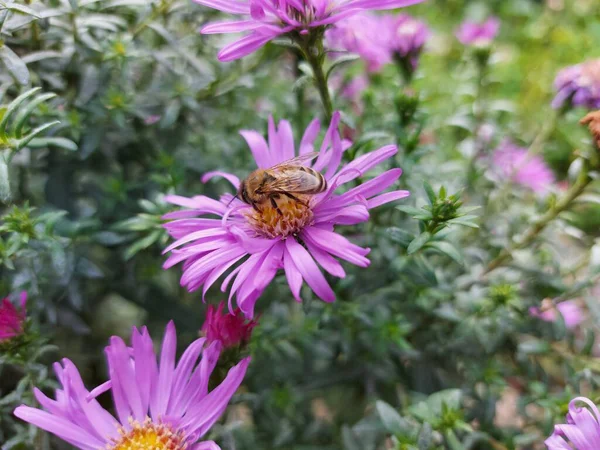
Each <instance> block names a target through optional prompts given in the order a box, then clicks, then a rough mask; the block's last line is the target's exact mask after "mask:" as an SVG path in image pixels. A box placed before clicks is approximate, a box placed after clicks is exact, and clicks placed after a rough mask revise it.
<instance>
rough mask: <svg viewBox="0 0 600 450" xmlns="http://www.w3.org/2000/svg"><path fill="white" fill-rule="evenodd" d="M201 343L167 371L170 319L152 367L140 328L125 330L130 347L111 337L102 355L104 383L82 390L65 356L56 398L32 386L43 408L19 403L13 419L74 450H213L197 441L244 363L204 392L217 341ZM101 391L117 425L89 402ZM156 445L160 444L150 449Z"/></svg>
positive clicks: (171, 355)
mask: <svg viewBox="0 0 600 450" xmlns="http://www.w3.org/2000/svg"><path fill="white" fill-rule="evenodd" d="M205 341H206V339H205V338H201V339H198V340H196V341H194V342H193V343H192V344H190V346H189V347H188V348H187V349H186V351H185V352H184V353H183V355H182V356H181V359H180V360H179V364H177V366H175V352H176V347H177V338H176V334H175V326H174V325H173V323H172V322H170V323H169V324H168V325H167V329H166V332H165V337H164V340H163V345H162V351H161V355H160V362H158V363H157V360H156V354H155V353H154V348H153V344H152V339H151V338H150V335H149V334H148V331H147V330H146V328H145V327H144V328H142V330H141V332H140V331H138V330H137V329H136V328H134V329H133V337H132V347H127V345H125V342H123V340H122V339H121V338H119V337H116V336H113V337H112V338H111V339H110V344H109V346H108V347H106V350H105V352H106V358H107V361H108V368H109V373H110V380H109V381H107V382H106V383H104V384H102V385H100V386H98V387H97V388H96V389H93V390H92V391H91V392H90V391H88V390H87V389H86V388H85V386H84V384H83V381H82V379H81V375H80V374H79V371H78V370H77V368H76V367H75V365H74V364H73V363H72V362H71V361H70V360H68V359H66V358H65V359H63V360H62V364H59V363H55V364H54V370H55V372H56V376H57V377H58V380H59V382H60V383H61V385H62V389H57V390H56V399H55V400H53V399H51V398H48V397H47V396H46V395H45V394H43V393H42V391H40V390H39V389H37V388H36V389H35V397H36V399H37V401H38V402H39V403H40V405H41V407H42V408H43V409H38V408H32V407H29V406H25V405H22V406H19V407H18V408H17V409H15V415H16V416H17V417H19V418H20V419H22V420H24V421H26V422H29V423H31V424H33V425H35V426H37V427H39V428H42V429H43V430H46V431H48V432H50V433H53V434H54V435H56V436H58V437H59V438H60V439H62V440H63V441H65V442H68V443H69V444H71V445H73V446H75V447H76V448H79V449H82V450H97V449H104V448H107V449H113V450H122V449H125V448H162V449H167V448H168V449H171V448H172V449H184V448H189V449H190V450H192V449H193V450H219V447H218V446H217V444H215V443H214V442H213V441H198V440H199V439H200V437H202V436H203V435H204V434H206V432H207V431H208V430H209V429H210V427H211V426H212V425H213V424H214V423H215V422H216V421H217V420H218V419H219V417H220V416H221V414H223V412H224V411H225V409H226V407H227V404H228V403H229V400H230V399H231V396H232V395H233V394H234V393H235V391H236V390H237V388H238V387H239V385H240V384H241V382H242V380H243V378H244V375H245V373H246V368H247V367H248V363H249V362H250V359H249V358H246V359H243V360H242V361H241V362H240V363H239V364H238V365H236V366H235V367H233V368H232V369H231V370H230V371H229V373H228V374H227V377H226V378H225V380H224V381H223V382H222V383H221V384H220V385H219V386H218V387H216V388H215V389H213V390H212V391H211V392H208V381H209V376H210V374H211V372H212V371H213V369H214V367H215V365H216V363H217V360H218V357H219V353H220V351H221V344H220V343H219V342H214V343H212V344H211V345H209V346H207V347H206V348H204V347H205V345H204V344H205ZM201 353H203V356H202V359H201V360H200V362H198V358H199V356H200V354H201ZM109 389H110V390H111V392H112V396H113V401H114V406H115V411H116V413H117V417H118V420H117V418H115V417H114V416H113V415H112V414H110V413H109V412H108V411H107V410H105V409H104V408H103V407H102V406H101V405H100V403H98V401H97V400H96V397H97V396H98V395H100V394H102V393H103V392H105V391H107V390H109ZM157 441H158V442H159V444H162V446H160V447H157Z"/></svg>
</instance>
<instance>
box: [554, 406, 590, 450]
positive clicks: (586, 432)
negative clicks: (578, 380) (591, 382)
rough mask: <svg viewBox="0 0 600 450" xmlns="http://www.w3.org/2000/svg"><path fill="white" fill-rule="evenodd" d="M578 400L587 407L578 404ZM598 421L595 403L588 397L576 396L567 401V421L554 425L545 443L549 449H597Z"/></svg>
mask: <svg viewBox="0 0 600 450" xmlns="http://www.w3.org/2000/svg"><path fill="white" fill-rule="evenodd" d="M580 402H581V403H584V404H585V405H586V406H587V407H588V408H589V409H588V408H585V407H581V406H578V405H577V404H578V403H580ZM599 421H600V412H598V408H597V407H596V405H594V403H593V402H592V401H591V400H590V399H589V398H586V397H576V398H574V399H573V400H571V401H570V402H569V412H568V413H567V417H566V422H567V423H565V424H560V425H554V432H553V433H552V435H551V436H550V437H549V438H548V439H546V441H545V444H546V446H547V447H548V449H549V450H573V448H576V449H577V450H597V449H599V448H600V423H599ZM569 442H570V443H569ZM571 444H572V445H571ZM573 446H574V447H573Z"/></svg>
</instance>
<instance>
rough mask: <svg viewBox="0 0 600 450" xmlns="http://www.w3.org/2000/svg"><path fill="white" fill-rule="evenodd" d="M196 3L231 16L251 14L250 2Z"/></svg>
mask: <svg viewBox="0 0 600 450" xmlns="http://www.w3.org/2000/svg"><path fill="white" fill-rule="evenodd" d="M194 1H195V2H196V3H198V4H200V5H204V6H208V7H209V8H213V9H217V10H219V11H223V12H226V13H230V14H250V6H249V5H248V2H241V1H236V0H194Z"/></svg>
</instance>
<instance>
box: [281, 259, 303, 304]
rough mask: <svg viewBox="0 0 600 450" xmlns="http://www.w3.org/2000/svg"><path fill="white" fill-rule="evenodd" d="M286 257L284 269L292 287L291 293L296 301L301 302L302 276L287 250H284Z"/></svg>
mask: <svg viewBox="0 0 600 450" xmlns="http://www.w3.org/2000/svg"><path fill="white" fill-rule="evenodd" d="M284 255H285V256H284V258H283V269H284V270H285V277H286V278H287V282H288V285H289V286H290V291H292V295H293V296H294V298H295V299H296V301H297V302H301V301H302V298H301V297H300V288H302V274H301V273H300V271H299V270H298V268H297V267H296V265H295V264H294V261H293V260H292V257H291V256H290V253H289V251H288V250H287V248H286V249H285V250H284Z"/></svg>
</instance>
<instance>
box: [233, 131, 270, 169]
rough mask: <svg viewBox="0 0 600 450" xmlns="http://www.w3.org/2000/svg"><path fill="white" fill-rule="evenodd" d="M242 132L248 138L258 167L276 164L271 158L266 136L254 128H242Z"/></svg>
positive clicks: (247, 141) (262, 167) (247, 140)
mask: <svg viewBox="0 0 600 450" xmlns="http://www.w3.org/2000/svg"><path fill="white" fill-rule="evenodd" d="M240 134H241V135H242V137H243V138H244V139H245V140H246V143H247V144H248V147H250V151H251V152H252V156H254V160H255V161H256V164H257V165H258V167H260V168H261V169H266V168H268V167H271V166H273V165H275V163H274V162H273V161H272V159H271V154H270V152H269V146H268V145H267V141H265V138H264V137H262V136H261V135H260V133H257V132H256V131H252V130H242V131H240Z"/></svg>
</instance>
